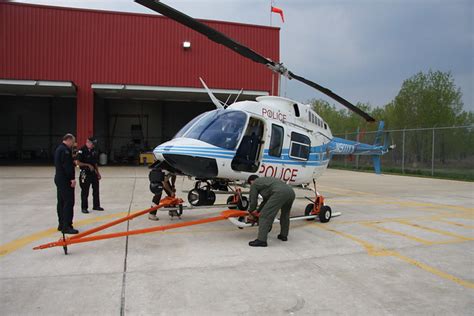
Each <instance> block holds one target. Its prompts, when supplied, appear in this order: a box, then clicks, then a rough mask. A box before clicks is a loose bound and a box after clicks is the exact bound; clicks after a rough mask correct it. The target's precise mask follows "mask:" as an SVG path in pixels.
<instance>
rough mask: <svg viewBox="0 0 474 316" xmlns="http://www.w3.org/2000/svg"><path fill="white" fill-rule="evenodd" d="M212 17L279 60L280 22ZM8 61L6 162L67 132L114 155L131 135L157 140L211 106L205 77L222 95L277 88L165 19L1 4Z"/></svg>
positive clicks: (3, 101)
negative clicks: (98, 142) (93, 140)
mask: <svg viewBox="0 0 474 316" xmlns="http://www.w3.org/2000/svg"><path fill="white" fill-rule="evenodd" d="M204 22H205V23H207V24H209V25H210V26H212V27H213V28H216V29H218V30H219V31H221V32H223V33H225V34H227V35H228V36H230V37H232V38H234V39H235V40H237V41H239V42H241V43H243V44H245V45H248V46H249V47H251V48H253V49H254V50H255V51H257V52H259V53H261V54H262V55H264V56H267V57H269V58H271V59H273V60H276V61H278V60H279V29H278V28H274V27H266V26H256V25H246V24H238V23H229V22H218V21H204ZM0 60H1V62H0V106H1V108H0V109H1V111H2V117H3V120H5V121H6V122H5V125H3V122H0V123H1V124H0V125H2V126H3V127H2V128H0V133H1V134H4V135H0V143H1V145H0V147H1V148H0V152H2V153H0V158H1V157H3V156H5V155H7V156H9V157H12V155H13V156H15V155H16V156H15V157H17V158H18V155H20V156H24V155H25V153H24V151H25V150H26V151H27V150H30V147H32V146H31V143H33V144H34V143H38V142H39V143H40V144H41V147H45V148H44V150H45V152H46V153H48V151H50V150H51V148H50V147H51V146H53V145H54V144H52V143H54V142H55V141H57V136H58V135H60V134H61V133H62V132H66V131H72V132H76V133H77V136H78V142H79V144H81V143H83V142H84V140H85V139H86V137H88V136H89V135H92V134H98V135H99V134H100V135H99V137H101V138H103V140H104V141H103V143H104V144H107V147H108V148H107V149H108V151H113V150H115V151H116V152H117V151H120V150H121V149H123V148H121V147H123V146H125V145H124V144H126V143H127V142H128V141H130V140H129V139H123V138H127V137H129V136H130V135H132V136H130V137H132V141H134V142H135V143H136V142H137V140H136V139H137V137H138V138H140V137H142V138H145V137H146V138H147V140H144V145H147V146H149V147H153V145H155V146H156V145H157V143H159V142H160V141H164V140H166V138H169V137H170V136H172V135H170V134H171V132H175V131H176V130H178V129H179V128H180V127H181V126H182V125H183V124H184V123H186V121H187V120H189V119H192V117H193V116H195V115H197V114H199V113H200V112H203V111H205V110H209V109H211V108H212V106H211V105H210V104H209V103H210V102H209V100H208V98H207V97H206V94H205V93H204V90H203V89H202V86H201V84H200V82H199V77H202V78H203V79H204V80H205V81H206V83H207V84H208V86H209V87H210V88H211V89H213V90H215V91H216V92H217V94H218V96H220V97H221V99H222V98H223V99H224V101H225V99H226V98H227V97H228V96H229V94H234V97H235V94H237V93H238V91H240V89H244V93H243V94H242V95H241V97H240V98H239V99H253V98H255V97H256V96H259V95H268V94H278V77H277V76H276V75H273V74H272V72H271V71H270V70H269V69H266V68H265V67H264V66H262V65H258V64H255V63H253V62H251V61H248V60H246V59H244V58H243V57H241V56H239V55H237V54H235V53H233V52H232V51H230V50H228V49H227V48H224V47H223V46H220V45H218V44H215V43H213V42H211V41H209V40H208V39H207V38H205V37H204V36H202V35H200V34H198V33H196V32H194V31H192V30H189V29H187V28H185V27H184V26H182V25H179V24H177V23H176V22H174V21H171V20H169V19H167V18H165V17H162V16H159V15H148V14H131V13H119V12H108V11H96V10H83V9H70V8H59V7H50V6H39V5H27V4H19V3H6V2H2V3H0ZM232 99H233V98H232ZM38 109H41V110H38ZM31 116H33V117H31ZM71 116H72V118H71ZM41 121H42V122H43V123H44V124H43V125H41V124H42V123H41ZM67 122H69V123H67ZM40 125H41V126H40ZM44 125H48V126H44ZM148 125H149V126H148ZM5 126H6V127H5ZM68 126H69V127H68ZM32 128H33V129H35V130H36V134H37V136H36V137H39V136H38V135H39V134H41V135H44V137H43V139H42V140H40V139H39V138H38V139H37V140H35V139H34V136H35V130H31V129H32ZM170 129H171V131H169V130H170ZM39 130H41V131H42V132H41V133H39V132H38V131H39ZM43 130H44V131H43ZM134 133H135V134H136V135H135V136H133V134H134ZM30 134H31V135H30ZM28 135H30V136H31V137H29V136H28ZM137 135H138V136H137ZM140 135H141V136H140ZM133 137H135V138H133ZM18 143H21V144H18ZM114 144H115V145H114ZM117 144H121V145H120V146H119V145H117ZM114 146H115V147H114ZM31 150H35V149H31ZM30 154H31V153H30ZM33 154H34V153H33ZM2 155H3V156H2ZM28 155H29V154H26V156H28Z"/></svg>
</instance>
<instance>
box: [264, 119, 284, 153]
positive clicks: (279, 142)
mask: <svg viewBox="0 0 474 316" xmlns="http://www.w3.org/2000/svg"><path fill="white" fill-rule="evenodd" d="M283 137H284V131H283V127H281V126H279V125H276V124H272V136H271V138H270V148H269V149H268V155H269V156H273V157H281V150H282V149H283Z"/></svg>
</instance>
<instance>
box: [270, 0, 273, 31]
mask: <svg viewBox="0 0 474 316" xmlns="http://www.w3.org/2000/svg"><path fill="white" fill-rule="evenodd" d="M272 6H273V0H270V26H272V13H273V12H272Z"/></svg>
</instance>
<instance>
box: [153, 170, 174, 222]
mask: <svg viewBox="0 0 474 316" xmlns="http://www.w3.org/2000/svg"><path fill="white" fill-rule="evenodd" d="M148 178H149V180H150V191H151V192H152V193H153V199H152V204H151V207H155V206H157V205H158V204H160V201H161V196H162V194H163V190H165V192H166V195H168V196H175V194H176V186H175V184H176V175H175V174H173V173H171V172H168V171H163V170H162V169H161V168H153V169H152V170H151V171H150V174H149V175H148ZM156 214H157V210H154V211H151V212H150V213H149V214H148V219H149V220H152V221H158V220H160V219H159V218H158V216H156Z"/></svg>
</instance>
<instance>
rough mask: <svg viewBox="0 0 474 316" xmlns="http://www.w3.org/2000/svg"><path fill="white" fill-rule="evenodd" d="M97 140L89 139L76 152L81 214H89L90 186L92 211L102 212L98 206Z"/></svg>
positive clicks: (100, 177) (99, 177) (99, 176)
mask: <svg viewBox="0 0 474 316" xmlns="http://www.w3.org/2000/svg"><path fill="white" fill-rule="evenodd" d="M96 146H97V139H96V138H95V137H89V138H88V139H87V141H86V144H85V145H84V146H82V147H81V148H80V149H79V150H78V151H77V156H76V164H77V165H78V166H79V167H80V168H81V172H80V174H79V185H80V186H81V210H82V213H84V214H87V213H89V210H88V208H89V201H88V199H89V189H90V187H91V185H92V201H93V202H92V209H93V210H95V211H103V210H104V209H103V208H102V207H101V206H100V197H99V180H100V179H102V176H101V174H100V172H99V166H98V157H99V153H98V152H97V149H96Z"/></svg>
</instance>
